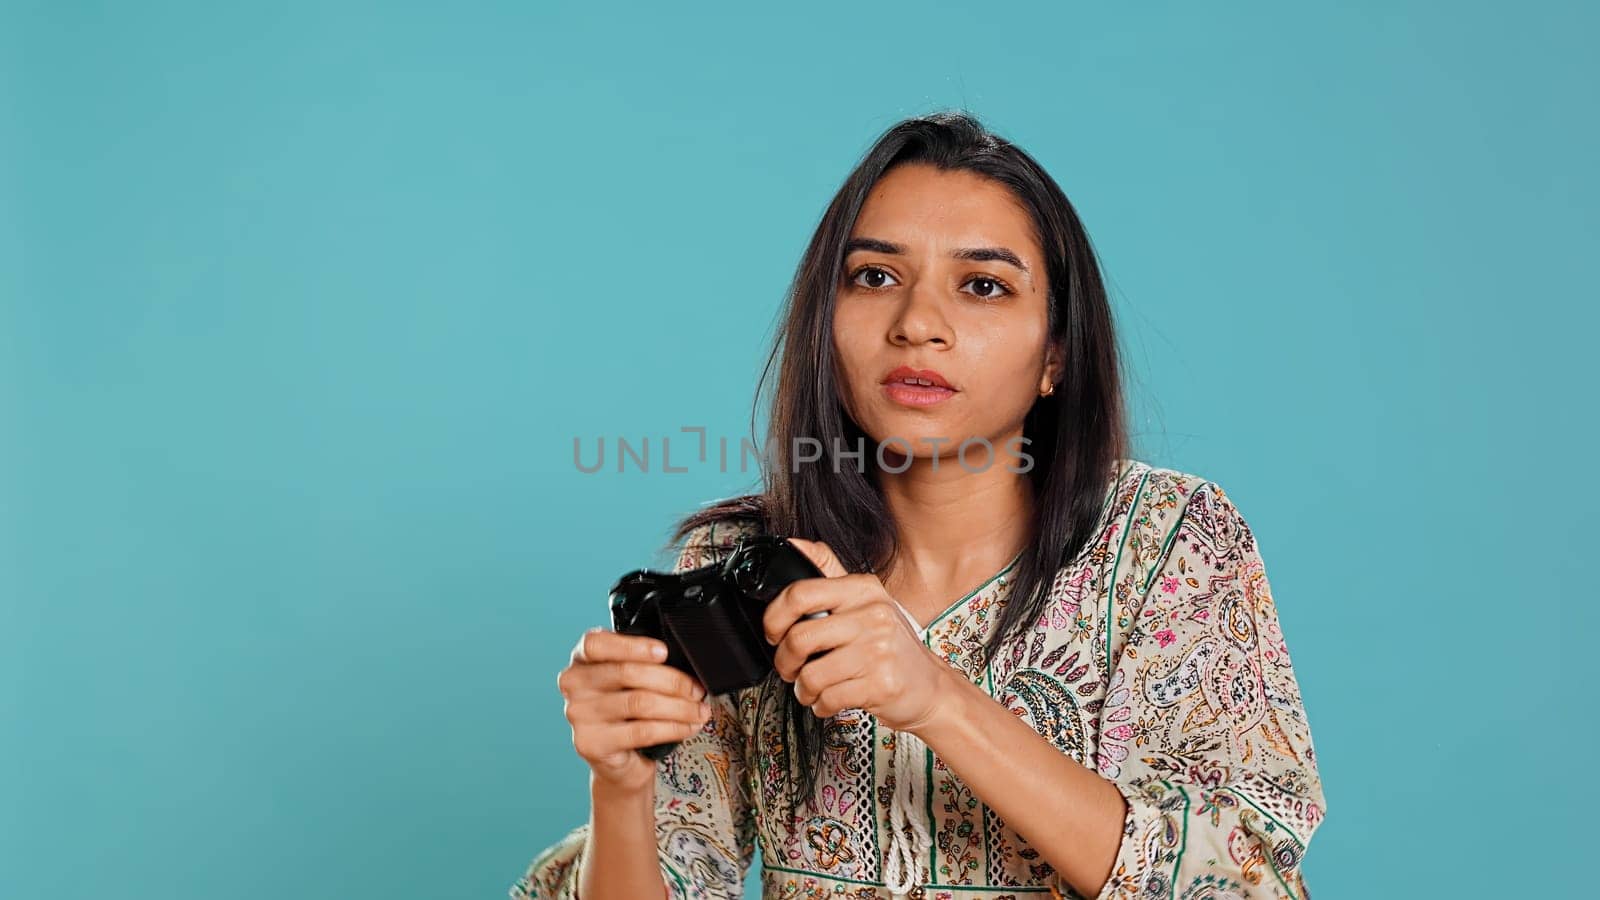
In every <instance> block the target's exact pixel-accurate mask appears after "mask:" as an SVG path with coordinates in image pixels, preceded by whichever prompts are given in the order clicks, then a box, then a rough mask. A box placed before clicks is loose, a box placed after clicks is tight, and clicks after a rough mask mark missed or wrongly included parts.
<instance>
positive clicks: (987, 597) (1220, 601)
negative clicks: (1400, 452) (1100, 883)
mask: <svg viewBox="0 0 1600 900" xmlns="http://www.w3.org/2000/svg"><path fill="white" fill-rule="evenodd" d="M1108 475H1111V476H1112V477H1111V478H1110V479H1109V481H1108V484H1109V486H1110V489H1109V490H1108V492H1107V495H1106V497H1105V501H1104V504H1103V507H1102V513H1101V517H1100V521H1099V523H1098V525H1097V527H1096V531H1095V537H1094V539H1093V540H1091V541H1090V543H1089V544H1088V545H1087V546H1086V547H1085V548H1084V549H1083V550H1082V551H1081V552H1080V553H1079V554H1078V556H1077V558H1076V559H1074V560H1073V561H1072V562H1071V563H1069V564H1068V565H1066V566H1064V567H1062V568H1061V569H1060V570H1059V571H1058V573H1057V575H1056V578H1055V580H1054V582H1053V584H1052V586H1051V592H1050V602H1049V604H1048V606H1047V607H1046V609H1045V610H1044V612H1043V614H1042V615H1041V616H1040V617H1039V618H1038V620H1037V621H1036V622H1035V623H1034V624H1033V626H1032V627H1031V628H1030V629H1029V630H1028V631H1027V632H1025V633H1023V634H1021V635H1019V636H1017V637H1014V638H1013V639H1011V640H1010V641H1008V642H1007V643H1006V644H1005V645H1004V646H1003V648H1002V651H1001V652H999V653H997V654H996V656H995V658H993V659H988V658H985V655H984V652H983V647H982V645H983V641H984V638H985V637H986V636H987V635H988V634H989V629H990V628H992V627H993V626H994V623H995V621H996V619H997V617H998V613H999V611H1000V610H1001V609H1003V608H1004V606H1005V604H1006V602H1007V600H1008V589H1009V587H1010V579H1009V576H1010V574H1011V570H1012V566H1014V565H1015V561H1013V563H1012V566H1008V567H1007V568H1006V569H1003V570H1002V571H1000V572H998V573H996V574H995V575H994V577H993V578H991V579H990V580H989V581H988V582H986V583H984V584H983V585H981V586H979V587H978V588H977V589H975V590H974V591H972V592H971V593H970V594H968V595H967V596H965V597H962V598H961V599H959V600H957V601H956V602H954V603H953V604H952V605H951V606H950V607H949V608H948V609H947V610H946V611H945V612H944V613H943V614H941V615H940V616H939V617H938V618H937V619H935V620H934V621H933V622H932V623H931V624H930V625H929V626H928V627H927V628H926V629H923V630H922V633H921V637H922V639H923V641H924V643H925V644H926V645H927V646H928V647H929V648H930V649H931V650H932V651H933V652H934V653H936V654H937V655H938V656H939V657H940V658H942V659H943V660H944V661H945V662H946V663H948V664H949V665H950V666H952V667H953V668H955V669H956V670H957V671H959V672H961V673H963V674H964V675H966V676H967V677H968V678H969V679H971V680H972V681H973V682H974V683H976V684H979V685H981V686H982V687H983V688H984V690H985V691H987V692H988V693H989V695H990V696H991V697H993V698H994V699H995V701H996V702H998V703H1000V704H1002V705H1004V706H1005V707H1006V708H1007V709H1009V710H1010V711H1011V712H1012V713H1013V714H1014V715H1016V716H1017V717H1018V718H1020V719H1021V720H1023V721H1025V722H1027V723H1028V724H1029V725H1031V726H1032V727H1033V728H1034V730H1035V731H1037V732H1038V733H1039V734H1040V735H1041V736H1043V737H1044V738H1045V739H1046V740H1048V741H1049V742H1050V743H1051V744H1053V745H1054V746H1056V747H1057V748H1059V749H1060V751H1061V752H1062V753H1064V754H1067V755H1068V756H1071V757H1072V758H1073V759H1075V760H1077V761H1079V762H1080V763H1082V764H1083V765H1085V766H1088V767H1090V768H1092V769H1094V770H1095V771H1096V772H1098V773H1099V774H1100V775H1101V776H1102V777H1104V778H1106V779H1108V780H1110V781H1111V782H1112V783H1113V784H1115V785H1116V786H1117V788H1118V789H1119V790H1120V791H1121V792H1122V794H1123V796H1124V798H1125V799H1126V800H1127V804H1128V811H1127V816H1126V821H1125V822H1124V826H1123V830H1122V841H1121V845H1120V849H1119V850H1118V854H1117V858H1116V861H1115V863H1114V865H1113V867H1112V872H1111V877H1110V879H1109V880H1108V881H1107V883H1106V885H1105V887H1104V888H1103V889H1102V890H1101V891H1100V893H1099V895H1098V897H1099V898H1107V900H1109V898H1154V897H1170V898H1185V900H1199V898H1207V900H1212V898H1230V897H1240V898H1247V897H1272V898H1305V897H1308V896H1309V894H1308V891H1307V886H1306V883H1305V879H1304V877H1303V876H1302V873H1301V861H1302V860H1303V859H1304V857H1305V853H1306V847H1307V845H1308V844H1309V843H1310V840H1311V836H1312V834H1313V832H1315V831H1316V829H1317V826H1318V825H1319V824H1320V823H1321V821H1322V819H1323V816H1324V815H1325V811H1326V802H1325V800H1324V797H1323V789H1322V783H1321V780H1320V778H1319V777H1318V773H1317V763H1316V752H1315V750H1314V749H1313V746H1312V741H1311V731H1310V726H1309V724H1308V722H1307V718H1306V713H1305V709H1304V707H1303V705H1302V703H1301V699H1300V691H1299V687H1298V685H1297V683H1296V680H1295V675H1294V671H1293V669H1292V668H1291V666H1290V660H1289V650H1288V647H1287V645H1286V644H1285V641H1284V634H1283V631H1282V629H1281V627H1280V626H1279V620H1278V615H1277V610H1276V607H1275V605H1274V602H1273V596H1272V591H1271V588H1270V587H1269V585H1268V582H1267V573H1266V569H1265V567H1264V565H1263V563H1262V559H1261V554H1260V552H1259V549H1258V547H1257V544H1256V540H1255V536H1254V534H1253V533H1252V531H1251V529H1250V527H1249V525H1247V524H1246V522H1245V520H1244V518H1243V516H1242V515H1241V514H1240V512H1239V510H1238V508H1237V507H1235V506H1234V504H1233V503H1232V501H1231V500H1230V499H1229V498H1228V495H1227V493H1226V492H1224V491H1223V489H1222V488H1221V487H1220V486H1219V485H1217V484H1216V483H1215V482H1212V481H1208V480H1206V479H1203V478H1200V477H1198V476H1195V475H1191V474H1187V473H1183V472H1179V471H1176V470H1172V469H1163V468H1156V467H1153V466H1151V465H1149V464H1147V463H1144V462H1141V461H1138V460H1121V461H1119V464H1118V465H1117V467H1116V470H1115V471H1114V472H1111V473H1108ZM748 527H750V526H744V525H734V524H729V525H718V526H706V527H703V528H701V529H699V530H697V531H696V532H694V533H692V534H690V535H689V536H688V537H687V538H686V540H685V542H684V546H683V550H682V553H681V555H680V557H679V559H678V562H677V567H678V568H679V569H684V568H692V567H695V566H699V565H705V564H708V563H710V562H713V561H715V560H717V559H720V558H721V556H722V555H723V554H725V553H726V552H728V551H729V550H731V548H732V546H733V544H734V542H735V541H737V539H738V538H739V537H740V536H741V535H742V534H743V533H745V529H746V528H748ZM755 693H756V692H755V691H754V690H753V689H752V690H748V691H742V692H739V693H737V694H734V695H730V696H724V697H717V698H714V705H713V710H714V711H713V715H712V717H711V720H710V721H709V722H708V723H707V724H706V727H705V728H704V729H703V730H702V731H701V732H699V733H698V734H696V735H695V736H694V737H693V738H692V739H691V740H689V741H687V742H685V743H684V744H683V745H681V746H680V747H679V748H678V750H677V751H676V752H675V753H674V754H673V755H672V756H671V757H669V758H668V759H667V760H666V761H665V762H664V763H663V764H661V765H660V766H659V769H658V778H657V786H656V827H657V836H658V839H659V846H660V860H659V861H660V866H661V871H662V874H663V876H664V878H665V880H666V883H667V886H668V893H669V895H670V896H671V897H672V898H674V900H679V898H708V897H738V896H740V895H741V893H742V885H743V880H744V875H745V873H746V872H747V871H748V868H749V866H750V864H751V861H752V859H753V858H754V852H755V848H756V845H757V843H758V842H759V845H760V847H761V849H762V869H761V883H762V888H763V891H762V895H763V897H765V898H822V897H828V898H861V900H865V898H888V897H889V896H890V894H889V892H888V891H887V890H886V889H885V888H884V886H883V885H884V881H885V878H884V869H885V862H884V861H885V859H886V855H885V854H886V851H887V847H888V844H889V841H888V837H889V835H890V833H891V826H890V824H889V822H890V803H891V798H892V797H893V796H894V793H895V780H896V779H898V778H913V779H918V782H917V786H918V788H919V789H918V790H917V791H916V796H918V797H923V798H926V802H925V804H924V805H923V808H922V809H921V810H920V812H921V814H922V815H923V816H924V817H925V821H924V822H923V824H924V825H925V829H926V831H925V833H926V834H927V835H929V836H931V838H932V840H931V842H930V846H929V849H928V859H927V862H926V866H925V868H923V872H922V875H923V877H924V878H925V879H926V881H925V884H924V886H923V887H921V888H919V889H918V890H917V891H915V892H914V893H913V896H916V897H926V898H949V900H956V898H961V900H999V898H1006V897H1012V898H1014V897H1021V896H1023V895H1032V896H1039V897H1050V896H1052V895H1053V896H1060V897H1076V896H1078V895H1077V894H1075V893H1074V892H1073V891H1072V889H1071V888H1070V887H1069V886H1068V885H1067V883H1066V882H1065V881H1064V880H1062V879H1061V878H1060V877H1059V876H1057V875H1056V873H1055V872H1054V870H1053V869H1052V868H1051V866H1050V864H1049V863H1047V862H1046V861H1045V860H1044V858H1043V857H1042V856H1041V855H1040V854H1039V852H1038V851H1037V850H1035V849H1034V848H1033V847H1031V846H1030V845H1029V843H1028V841H1027V839H1026V838H1024V837H1023V836H1022V835H1020V834H1017V833H1016V832H1014V831H1012V830H1011V829H1010V828H1009V827H1008V826H1007V825H1006V823H1005V821H1004V820H1002V819H1001V818H1000V817H999V816H998V815H997V814H996V813H995V812H994V811H993V810H991V809H990V808H989V807H988V806H987V805H986V804H985V803H984V802H983V800H982V798H980V797H978V796H976V795H975V794H973V792H972V791H971V790H970V789H969V788H968V787H967V786H966V785H964V784H963V783H962V782H961V780H960V779H959V778H957V777H956V776H955V774H954V773H953V772H951V771H950V770H949V769H948V768H947V767H946V766H945V765H944V764H943V762H942V761H941V760H940V759H939V758H938V755H937V754H936V753H935V752H934V751H933V750H927V751H926V752H925V753H923V754H920V755H921V757H922V759H921V764H920V765H913V766H909V767H906V768H908V769H909V770H908V771H895V766H894V761H895V759H896V758H897V756H896V754H895V753H894V744H895V739H896V734H895V732H893V731H891V730H888V729H885V728H880V727H879V726H878V724H877V722H876V721H875V720H874V719H873V717H872V716H871V715H868V714H866V713H864V712H862V711H861V710H845V711H843V712H841V713H839V714H838V715H837V716H836V717H835V718H834V721H833V723H832V726H831V728H830V730H829V733H828V735H829V736H828V751H829V756H828V759H829V764H828V766H827V768H826V769H825V770H824V772H823V773H822V776H821V778H820V780H819V786H818V789H817V792H816V794H815V796H813V797H812V798H810V800H808V801H806V802H805V803H804V804H803V806H802V808H801V810H800V812H799V813H797V814H796V815H794V816H792V817H783V816H780V815H779V814H778V813H776V812H773V813H772V814H769V810H771V811H777V810H782V809H783V808H784V807H783V804H782V802H781V800H782V797H783V791H784V784H783V781H782V772H783V770H782V768H781V766H780V765H778V760H780V759H781V746H780V745H779V744H778V742H777V737H776V735H777V728H776V724H777V718H776V713H775V711H774V710H773V709H771V708H770V707H769V709H768V710H767V711H766V718H765V720H764V721H763V722H759V723H758V722H757V721H756V703H755V700H756V697H755ZM908 749H909V748H908ZM905 756H906V754H904V753H902V754H900V757H902V758H903V757H905ZM780 818H782V819H784V820H783V821H779V819H780ZM587 828H588V826H587V825H582V826H579V827H578V828H576V829H574V830H572V831H570V832H568V833H567V834H566V835H565V836H564V837H562V838H561V839H560V840H558V841H557V842H556V843H555V844H553V845H551V846H549V847H548V848H546V849H545V850H544V851H543V852H542V853H540V854H539V855H538V856H537V857H536V858H535V859H534V860H533V862H532V863H531V865H529V866H528V868H527V870H526V872H525V873H524V874H523V876H522V877H521V878H520V879H518V880H517V881H516V883H515V884H514V885H513V886H512V887H511V891H510V894H511V897H512V898H513V900H530V898H568V900H571V898H576V897H577V892H576V888H577V873H578V867H579V865H580V864H581V861H582V858H583V854H584V851H585V848H586V836H587V835H586V833H587Z"/></svg>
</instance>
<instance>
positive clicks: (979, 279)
mask: <svg viewBox="0 0 1600 900" xmlns="http://www.w3.org/2000/svg"><path fill="white" fill-rule="evenodd" d="M967 284H971V285H979V286H981V287H982V288H983V289H982V290H980V291H974V292H973V294H974V295H975V296H976V297H978V299H980V300H998V299H1000V298H1001V297H1004V296H1006V295H1007V294H1010V293H1011V289H1010V288H1008V287H1006V286H1005V284H1004V283H1003V282H1001V281H1000V280H999V279H998V278H990V277H988V276H986V275H979V276H976V277H974V278H972V279H969V280H968V281H967Z"/></svg>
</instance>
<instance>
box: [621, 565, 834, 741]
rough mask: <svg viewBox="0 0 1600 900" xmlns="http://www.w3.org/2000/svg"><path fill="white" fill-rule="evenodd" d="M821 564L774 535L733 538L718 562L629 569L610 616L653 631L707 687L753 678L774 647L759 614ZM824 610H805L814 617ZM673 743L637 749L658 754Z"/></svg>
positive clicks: (713, 690)
mask: <svg viewBox="0 0 1600 900" xmlns="http://www.w3.org/2000/svg"><path fill="white" fill-rule="evenodd" d="M821 577H822V572H821V570H819V569H818V568H817V567H816V565H815V564H813V563H812V562H811V560H810V559H808V558H807V557H806V555H805V554H804V553H801V552H800V550H799V548H797V547H795V546H794V545H793V544H791V543H789V542H788V541H787V540H786V539H784V538H781V537H774V536H771V535H751V536H746V537H744V538H741V539H740V540H739V542H738V543H737V544H736V545H735V546H734V549H733V553H732V554H731V555H729V556H728V558H727V559H725V560H723V561H722V562H720V563H713V564H711V565H707V566H702V567H701V568H698V569H691V570H688V571H684V572H674V573H668V572H652V571H649V570H645V569H639V570H635V571H633V572H629V573H628V574H626V575H624V576H622V577H621V578H620V579H618V580H617V584H616V586H615V587H613V588H612V589H611V624H612V628H613V629H614V630H615V631H617V632H618V633H619V634H637V635H644V636H646V637H653V638H656V639H657V640H660V641H663V642H665V643H666V645H667V659H666V663H667V665H669V666H672V667H674V668H677V669H679V670H681V671H683V672H686V673H688V674H689V675H693V676H695V677H696V678H698V679H700V683H701V684H703V685H705V688H706V692H707V694H708V695H715V694H726V693H729V692H732V691H737V690H741V689H743V688H747V687H751V686H753V685H756V684H759V683H760V682H761V681H762V679H764V678H766V676H767V674H768V673H769V672H771V671H772V665H773V659H774V657H775V656H776V652H777V648H775V647H773V646H772V645H771V644H769V643H767V638H766V634H765V632H764V631H763V629H762V625H761V619H762V614H763V613H765V612H766V609H767V604H768V603H771V602H772V599H773V598H774V597H776V596H778V594H779V593H781V592H782V591H783V589H784V588H786V587H788V586H789V585H790V584H792V583H794V582H796V581H799V580H800V579H802V578H821ZM826 615H827V612H826V611H820V612H814V613H810V614H808V615H806V616H805V618H807V619H817V618H821V617H823V616H826ZM676 746H677V744H676V743H668V744H657V745H655V746H653V747H645V748H642V749H641V750H640V751H639V752H641V753H643V754H644V755H645V756H647V757H649V758H651V759H654V760H661V759H665V758H666V757H667V755H668V754H670V753H671V752H672V750H673V748H675V747H676Z"/></svg>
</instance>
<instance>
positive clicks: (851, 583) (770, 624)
mask: <svg viewBox="0 0 1600 900" xmlns="http://www.w3.org/2000/svg"><path fill="white" fill-rule="evenodd" d="M882 594H883V583H882V582H880V581H879V580H878V579H877V577H876V576H874V575H865V574H861V575H841V576H839V577H837V578H802V579H800V580H799V581H796V582H793V583H792V584H790V585H789V586H788V587H786V588H784V589H783V590H782V591H779V592H778V596H776V597H773V598H772V602H771V603H769V604H767V608H766V610H764V611H763V612H762V614H761V629H762V631H764V632H765V633H766V636H767V643H769V644H776V643H778V642H779V641H781V640H783V636H784V634H785V633H787V632H788V631H789V629H790V627H792V626H793V625H794V623H795V622H797V621H798V620H800V619H801V618H802V617H804V616H807V615H810V614H812V613H818V612H826V613H829V614H833V613H837V612H839V611H840V610H842V609H848V608H850V607H852V606H858V605H861V604H863V603H866V602H868V601H870V600H872V599H873V598H874V597H878V596H880V595H882Z"/></svg>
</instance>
